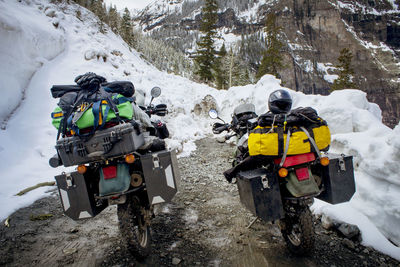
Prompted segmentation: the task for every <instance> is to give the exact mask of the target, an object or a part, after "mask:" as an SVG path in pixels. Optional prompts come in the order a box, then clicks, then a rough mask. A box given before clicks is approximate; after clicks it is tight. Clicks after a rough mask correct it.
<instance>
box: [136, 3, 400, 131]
mask: <svg viewBox="0 0 400 267" xmlns="http://www.w3.org/2000/svg"><path fill="white" fill-rule="evenodd" d="M219 4H220V11H219V20H218V28H219V31H220V34H221V36H222V37H225V39H228V38H226V37H227V36H229V40H231V44H233V42H232V35H233V36H236V37H237V38H236V41H240V38H241V37H240V36H243V35H246V34H251V33H257V32H262V31H263V27H264V21H265V17H266V15H267V14H268V13H269V12H275V13H276V14H277V23H278V25H279V26H281V27H282V28H283V34H282V39H283V40H284V41H285V43H286V46H285V51H284V52H283V53H284V54H285V57H284V58H285V66H286V68H285V69H284V70H283V71H281V72H280V75H281V79H282V81H283V82H284V84H285V86H286V87H289V88H292V89H293V90H296V91H302V92H304V93H307V94H329V92H330V87H331V84H332V82H333V80H334V79H335V78H336V77H337V76H336V74H337V69H336V68H335V64H337V58H338V57H339V54H340V50H342V49H343V48H349V49H350V50H351V52H352V54H353V61H352V66H353V68H354V70H355V75H354V82H355V83H356V84H357V86H358V88H359V89H361V90H363V91H365V92H367V94H368V98H369V99H370V101H373V102H375V103H377V104H378V105H379V106H380V107H381V109H382V111H383V112H382V113H383V121H384V123H385V124H387V125H388V126H391V127H393V126H395V125H397V124H398V123H399V119H400V105H399V103H400V10H399V6H400V0H391V1H387V0H386V1H385V0H356V1H354V0H353V1H345V0H342V1H336V0H270V1H257V0H252V1H241V0H234V1H224V0H220V1H219ZM201 5H202V1H193V0H192V1H188V0H186V1H183V0H175V1H167V0H163V1H159V2H158V4H153V5H151V6H148V7H147V8H146V9H145V10H143V11H142V12H141V13H139V14H138V15H137V16H136V18H135V21H136V22H137V24H138V25H140V26H141V28H142V30H143V31H144V32H146V33H151V34H153V35H154V36H155V37H156V38H157V37H158V38H165V36H168V42H170V44H172V45H174V46H175V47H176V48H178V49H181V50H183V51H185V52H187V53H190V52H192V51H194V50H195V44H196V42H195V41H196V39H197V38H198V29H199V25H200V23H201ZM166 40H167V39H166ZM260 42H262V41H261V40H260Z"/></svg>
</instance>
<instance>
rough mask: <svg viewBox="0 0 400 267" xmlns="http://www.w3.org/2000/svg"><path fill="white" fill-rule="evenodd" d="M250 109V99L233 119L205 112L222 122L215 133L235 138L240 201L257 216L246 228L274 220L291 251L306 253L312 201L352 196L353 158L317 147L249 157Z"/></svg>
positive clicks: (309, 242)
mask: <svg viewBox="0 0 400 267" xmlns="http://www.w3.org/2000/svg"><path fill="white" fill-rule="evenodd" d="M254 110H255V109H254V105H252V104H243V105H240V106H238V107H236V108H235V110H234V112H233V115H232V122H231V123H225V122H224V121H223V120H222V119H221V118H220V117H219V116H218V112H217V111H216V110H210V111H209V116H210V117H211V118H212V119H218V120H220V121H222V123H214V124H213V127H212V129H213V133H214V134H220V133H222V132H223V131H228V132H230V133H231V134H228V135H226V136H225V139H226V140H228V139H230V138H231V137H233V136H235V137H236V139H237V142H236V150H235V159H234V161H233V163H232V165H233V166H234V167H235V166H239V165H240V164H243V166H240V167H241V168H239V169H238V170H239V171H238V172H236V173H235V174H236V175H235V178H236V183H237V186H238V190H239V195H240V201H241V203H242V204H243V205H244V206H245V207H246V208H247V209H249V210H250V211H251V212H252V213H253V214H254V215H255V216H256V219H255V220H254V221H253V222H251V224H250V225H249V227H251V225H252V224H253V223H255V221H256V220H257V219H259V218H261V219H262V220H264V221H266V222H271V221H272V222H278V225H279V227H280V230H281V233H282V236H283V238H284V240H285V242H286V245H287V247H288V249H289V251H291V252H292V253H293V254H296V255H303V254H307V253H310V252H311V251H312V250H313V248H314V241H315V231H314V224H313V218H312V213H311V211H310V206H311V204H312V203H313V202H314V198H319V199H321V200H324V201H326V202H329V203H331V204H338V203H342V202H346V201H349V200H350V199H351V197H352V196H353V194H354V192H355V183H354V171H353V163H352V157H351V156H344V155H336V154H329V153H325V154H324V153H322V152H321V151H319V150H318V148H317V149H314V151H311V152H309V153H304V154H298V155H290V156H288V155H283V156H280V157H267V156H265V157H264V156H261V157H258V156H256V157H249V149H248V144H247V140H248V137H249V133H251V132H252V131H254V129H255V128H256V126H257V125H258V123H257V119H256V114H255V112H254ZM288 135H289V136H290V133H288ZM309 139H312V137H311V136H309ZM289 142H290V140H288V142H287V144H289ZM231 170H233V169H231ZM228 171H229V170H228ZM228 181H229V180H228Z"/></svg>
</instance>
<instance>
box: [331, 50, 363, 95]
mask: <svg viewBox="0 0 400 267" xmlns="http://www.w3.org/2000/svg"><path fill="white" fill-rule="evenodd" d="M352 58H353V54H352V53H351V51H350V50H349V49H348V48H343V49H342V50H341V51H340V56H339V58H338V61H339V64H338V65H336V68H338V69H339V77H338V78H337V79H335V81H334V82H333V85H332V88H331V90H332V91H333V90H340V89H346V88H357V85H356V84H355V83H354V82H353V81H352V78H353V75H354V70H353V69H352V68H351V66H350V65H351V60H352Z"/></svg>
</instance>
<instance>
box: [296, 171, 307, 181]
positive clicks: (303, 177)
mask: <svg viewBox="0 0 400 267" xmlns="http://www.w3.org/2000/svg"><path fill="white" fill-rule="evenodd" d="M295 172H296V176H297V180H299V181H304V180H307V179H309V178H310V175H309V173H308V168H300V169H296V170H295Z"/></svg>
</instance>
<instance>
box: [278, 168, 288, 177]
mask: <svg viewBox="0 0 400 267" xmlns="http://www.w3.org/2000/svg"><path fill="white" fill-rule="evenodd" d="M288 173H289V172H288V170H287V169H285V168H280V169H279V171H278V175H279V177H282V178H284V177H286V176H287V175H288Z"/></svg>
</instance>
